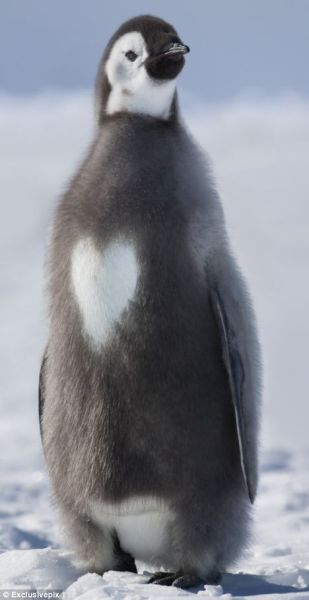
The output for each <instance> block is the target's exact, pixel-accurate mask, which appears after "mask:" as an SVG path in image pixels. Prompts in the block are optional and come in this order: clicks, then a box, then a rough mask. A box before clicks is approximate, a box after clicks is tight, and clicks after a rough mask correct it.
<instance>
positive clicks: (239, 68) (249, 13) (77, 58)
mask: <svg viewBox="0 0 309 600" xmlns="http://www.w3.org/2000/svg"><path fill="white" fill-rule="evenodd" d="M146 12H148V13H151V14H157V15H159V16H162V17H163V18H165V19H167V20H170V21H171V22H172V23H173V24H174V25H175V26H176V28H177V29H178V31H179V33H180V35H181V37H182V38H183V40H184V42H185V43H187V44H189V46H191V48H192V54H191V55H190V57H189V59H188V60H189V64H188V68H187V69H185V71H184V73H183V75H182V81H181V87H182V88H184V89H185V90H186V91H189V92H190V94H192V95H193V96H194V97H195V98H200V99H201V100H202V101H205V100H208V101H209V100H210V101H213V100H215V101H216V100H222V99H226V98H228V97H233V96H235V95H239V94H243V93H248V92H249V93H250V92H252V93H254V94H256V93H259V94H267V95H268V94H273V93H281V92H292V91H293V92H294V93H295V92H296V93H300V94H304V95H309V77H308V57H309V33H308V32H309V1H308V0H259V1H252V0H155V1H150V0H131V1H130V2H127V1H122V0H116V1H115V0H113V1H110V0H108V1H106V0H1V2H0V92H14V93H16V92H17V93H33V92H36V91H41V90H45V89H55V88H56V89H59V88H60V89H68V90H74V89H80V88H89V87H90V86H92V84H93V80H94V77H95V72H96V67H97V64H98V61H99V58H100V55H101V52H102V49H103V48H104V46H105V44H106V42H107V40H108V38H109V37H110V35H111V34H112V33H113V31H114V29H115V28H116V27H117V26H118V25H119V24H120V23H121V22H122V21H123V20H125V19H127V18H128V17H131V16H134V15H137V14H140V13H146Z"/></svg>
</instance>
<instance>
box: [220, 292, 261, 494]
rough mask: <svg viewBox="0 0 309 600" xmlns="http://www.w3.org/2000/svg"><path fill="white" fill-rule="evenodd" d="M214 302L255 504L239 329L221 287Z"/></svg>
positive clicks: (243, 464) (242, 457) (246, 478)
mask: <svg viewBox="0 0 309 600" xmlns="http://www.w3.org/2000/svg"><path fill="white" fill-rule="evenodd" d="M212 304H213V308H214V313H215V317H216V321H217V324H218V328H219V332H220V337H221V343H222V351H223V360H224V364H225V367H226V370H227V375H228V380H229V385H230V390H231V396H232V401H233V406H234V412H235V421H236V429H237V437H238V444H239V451H240V461H241V468H242V473H243V477H244V481H245V484H246V487H247V491H248V496H249V499H250V502H251V503H252V504H253V502H254V498H255V489H256V483H255V482H254V476H253V478H252V477H251V470H250V462H251V461H250V441H249V439H248V427H247V423H246V412H245V410H244V400H245V399H244V383H245V377H246V373H245V368H244V362H243V360H242V357H241V353H240V351H239V348H238V345H237V337H236V332H235V331H234V329H233V327H232V325H231V323H230V322H229V318H228V315H227V311H226V309H225V306H224V302H223V300H222V297H221V296H220V294H219V291H218V289H214V290H213V292H212Z"/></svg>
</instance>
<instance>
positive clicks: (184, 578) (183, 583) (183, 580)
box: [172, 573, 204, 590]
mask: <svg viewBox="0 0 309 600" xmlns="http://www.w3.org/2000/svg"><path fill="white" fill-rule="evenodd" d="M202 583H204V581H203V579H201V578H200V577H199V576H198V575H193V574H192V573H187V574H184V575H179V576H176V578H175V579H174V581H173V583H172V586H173V587H177V588H181V589H182V590H186V589H187V588H190V587H195V586H198V585H201V584H202Z"/></svg>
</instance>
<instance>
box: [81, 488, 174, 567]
mask: <svg viewBox="0 0 309 600" xmlns="http://www.w3.org/2000/svg"><path fill="white" fill-rule="evenodd" d="M90 512H91V517H92V519H93V521H94V522H95V523H96V524H97V525H98V526H99V527H101V528H102V529H104V528H107V529H110V530H113V529H115V530H116V533H117V536H118V538H119V542H120V546H121V548H122V549H123V550H125V551H126V552H129V553H130V554H132V556H134V557H135V558H137V559H138V560H144V561H146V562H147V561H148V562H158V561H159V563H160V560H161V561H164V560H168V556H169V551H170V548H169V545H170V535H169V532H170V527H169V526H170V525H171V520H172V518H171V512H170V510H169V509H168V507H167V505H166V504H164V503H162V502H161V501H158V500H156V499H145V498H132V499H131V500H130V501H126V502H122V503H119V504H117V505H116V504H115V505H112V504H102V503H99V502H98V503H93V504H92V506H91V509H90Z"/></svg>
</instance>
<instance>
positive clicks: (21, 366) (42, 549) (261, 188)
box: [0, 0, 309, 600]
mask: <svg viewBox="0 0 309 600" xmlns="http://www.w3.org/2000/svg"><path fill="white" fill-rule="evenodd" d="M14 4H15V5H16V2H15V0H13V1H12V4H10V5H9V4H6V3H5V2H4V3H3V5H2V7H1V10H4V7H5V10H7V11H10V10H11V11H12V6H13V7H14ZM25 4H26V5H27V6H28V8H29V7H30V6H32V5H33V4H34V2H33V1H30V0H27V2H25ZM56 4H57V2H56ZM68 4H70V3H69V2H68ZM135 4H136V5H137V4H138V2H135ZM139 4H140V3H139ZM149 4H150V3H148V5H149ZM237 4H238V6H241V4H242V3H241V2H240V1H238V0H237V2H236V5H237ZM252 4H253V5H255V6H256V4H255V2H253V3H252ZM270 4H271V6H272V7H273V6H274V5H276V4H277V3H276V1H275V0H274V1H273V2H271V3H270ZM287 4H288V3H287V2H285V0H283V2H282V4H281V6H283V7H286V6H287ZM295 4H296V5H297V6H298V7H301V6H303V3H302V2H301V0H299V3H294V7H295ZM77 5H78V6H80V2H77ZM9 6H10V7H11V8H8V7H9ZM19 6H21V5H19ZM212 6H213V4H212ZM251 6H252V5H251ZM307 6H308V5H307ZM15 10H16V9H15ZM139 10H140V8H139V9H138V8H137V7H136V10H133V9H132V11H131V14H133V13H135V12H139ZM295 10H296V9H295ZM122 12H124V11H122ZM157 12H159V11H157ZM165 12H167V11H165ZM296 12H297V10H296ZM236 13H237V11H236ZM270 13H271V9H270ZM283 13H284V10H283ZM31 14H32V13H31V11H30V16H31ZM119 14H120V16H119V15H118V16H119V18H118V21H117V22H119V21H121V20H122V17H123V15H122V13H121V11H119ZM160 14H162V15H163V16H166V17H167V18H170V19H172V16H171V15H170V14H169V15H167V14H164V11H160ZM284 15H285V13H284ZM125 16H127V15H125ZM292 16H293V15H292ZM296 16H297V15H296ZM298 16H299V15H298ZM279 17H280V15H279ZM28 18H29V15H28ZM33 20H34V22H35V18H34V17H33ZM111 22H112V25H113V27H114V25H115V24H116V23H114V22H113V20H112V19H111ZM284 22H285V21H284ZM2 23H3V21H2ZM280 23H281V21H280ZM68 26H69V25H68ZM193 26H194V24H193V25H192V27H193ZM272 26H273V24H272ZM282 26H283V25H282ZM0 27H1V25H0ZM2 27H3V25H2ZM105 27H106V23H105ZM291 27H292V30H293V25H291ZM294 27H295V20H294ZM86 28H87V26H86ZM179 29H181V28H180V27H179ZM279 29H280V28H278V39H279V38H280V36H281V34H282V32H279ZM17 30H18V27H17ZM12 31H13V29H12ZM188 33H189V32H188ZM279 33H280V35H279ZM79 35H80V34H79ZM29 36H30V34H29ZM183 37H184V38H185V36H183ZM236 37H237V36H236ZM266 37H267V36H266ZM300 37H301V36H300ZM29 39H30V37H29ZM104 39H106V38H104ZM295 39H296V38H295ZM185 41H188V43H189V44H190V45H192V43H191V41H190V39H189V38H188V37H186V39H185ZM277 41H278V40H277ZM279 41H280V40H279ZM1 43H2V44H3V43H4V42H3V38H2V41H0V54H1V60H3V53H2V52H1V50H2V48H1ZM104 43H105V42H104ZM104 43H103V44H102V41H101V46H103V45H104ZM269 43H270V42H269ZM29 44H30V41H29ZM297 44H298V46H299V47H301V41H300V40H297V42H296V45H295V46H294V55H293V53H292V58H293V56H294V62H295V64H296V63H297V62H298V61H297V60H296V58H299V59H300V58H301V57H302V56H303V55H302V54H301V53H300V54H299V56H298V55H297V48H298V46H297ZM60 46H61V44H60ZM307 46H308V44H307ZM27 52H28V53H29V52H30V50H29V47H27V46H25V54H26V55H27ZM81 53H82V49H81ZM21 54H22V53H21ZM73 59H75V60H76V56H73V57H72V61H73ZM264 60H265V59H264ZM10 61H12V55H10V57H9V59H8V62H9V63H10ZM190 61H191V63H190V62H189V59H188V65H187V67H186V68H187V69H188V70H189V69H190V68H191V66H190V65H191V64H192V65H194V61H195V59H194V54H193V53H192V55H191V56H190ZM291 62H293V61H292V59H291V57H290V63H291ZM266 63H267V61H266V60H265V70H266V72H267V64H266ZM270 63H271V61H270ZM290 63H289V65H287V63H286V62H285V65H286V67H287V72H286V73H287V79H288V75H289V74H290V72H292V69H291V64H290ZM58 64H59V63H58ZM268 66H269V65H268ZM92 67H93V65H92ZM288 67H289V68H288ZM83 68H85V66H83ZM192 68H193V70H194V66H193V67H192ZM228 68H229V69H230V68H231V66H229V67H228ZM304 68H305V67H304V66H303V67H302V70H303V72H305V71H304ZM35 69H36V66H35V62H34V66H33V71H32V70H31V69H30V67H29V73H30V79H31V76H32V75H33V73H34V74H35V73H36V70H35ZM59 69H60V66H59ZM195 70H196V67H195ZM81 71H82V68H81ZM52 72H53V71H52V69H51V73H52ZM256 72H258V69H256ZM8 73H9V74H10V76H11V79H10V78H9V77H8V75H7V74H6V75H5V76H4V78H3V80H2V84H3V85H2V87H1V81H0V165H1V169H0V192H1V196H0V197H1V222H0V228H1V229H0V232H1V235H0V245H1V252H0V256H1V280H0V285H1V294H0V301H1V310H0V326H1V338H0V339H1V342H0V353H1V357H0V358H1V360H0V377H1V397H0V588H2V590H5V589H9V588H14V589H17V588H18V586H20V587H21V588H26V587H30V588H31V589H50V590H58V589H61V590H62V589H66V588H68V591H67V592H66V595H65V597H66V598H69V599H72V600H73V599H77V598H78V599H79V600H80V599H83V600H88V599H89V600H96V599H101V598H114V599H126V600H127V599H130V600H132V599H135V600H142V599H147V598H155V597H157V598H168V597H173V598H178V597H179V598H180V597H186V596H187V597H189V596H190V593H189V592H179V591H177V590H173V589H162V588H160V587H157V586H151V587H148V586H146V585H144V582H145V580H146V578H147V577H146V576H143V575H142V574H140V575H137V576H136V575H128V574H116V573H108V574H106V575H105V576H104V578H103V579H102V578H100V577H98V576H96V575H82V574H81V573H78V572H77V571H76V570H75V568H74V567H73V565H72V563H71V560H70V555H69V554H68V553H67V552H66V551H64V550H63V549H62V548H59V535H58V531H57V526H56V519H55V514H54V512H53V509H52V507H51V506H50V503H49V498H48V483H47V478H46V473H45V470H44V465H43V460H42V452H41V446H40V438H39V429H38V420H37V382H38V372H39V367H40V360H41V354H42V351H43V348H44V342H45V338H46V314H45V299H44V281H43V262H44V252H45V242H46V236H47V231H48V224H49V222H50V219H51V215H52V211H53V208H54V206H55V202H56V201H57V198H58V197H59V196H60V195H61V193H62V191H63V189H64V187H65V185H66V182H67V180H68V178H69V177H70V176H71V174H72V172H73V171H74V169H76V167H77V165H78V163H79V161H80V160H81V158H82V157H83V155H84V153H85V151H86V149H87V144H88V143H89V141H90V139H91V135H92V130H93V120H92V118H93V117H92V109H93V103H92V95H91V93H90V92H89V91H88V90H87V89H85V91H78V90H77V89H75V88H77V87H78V86H79V87H84V83H85V81H84V80H82V81H78V78H77V80H76V82H75V84H74V85H73V84H72V85H70V86H67V87H65V86H64V85H63V83H62V81H61V82H58V83H59V85H58V88H59V89H58V90H55V91H53V92H51V91H50V90H49V91H47V89H46V85H45V82H42V85H41V86H37V84H36V83H35V82H34V81H33V85H32V88H31V89H30V88H29V89H27V90H26V89H24V90H17V89H14V85H15V83H14V82H15V81H16V79H17V74H16V73H15V74H14V73H13V75H12V65H11V66H10V68H9V69H8ZM293 73H294V76H295V77H296V75H295V72H293ZM23 76H24V75H23ZM33 77H34V76H33ZM276 77H278V72H277V74H276ZM253 78H254V76H253ZM268 78H269V80H271V77H270V75H269V74H268ZM51 79H52V78H51ZM222 79H224V73H223V75H222ZM303 79H304V82H305V79H306V77H305V76H304V78H303ZM196 81H197V80H195V79H194V76H193V75H192V78H191V79H187V80H185V79H184V80H183V82H182V97H183V105H184V116H185V119H186V122H187V124H188V126H189V128H190V129H191V131H192V132H193V133H194V135H195V137H196V138H197V139H198V140H199V142H200V143H201V144H202V146H203V147H204V148H205V150H206V151H207V152H208V153H209V155H210V157H211V160H212V164H213V169H214V173H215V176H216V181H217V185H218V188H219V191H220V193H221V196H222V199H223V203H224V208H225V213H226V217H227V221H228V227H229V232H230V235H231V238H232V242H233V245H234V248H235V251H236V253H237V256H238V259H239V263H240V265H241V267H242V269H243V271H244V272H245V274H246V276H247V279H248V282H249V285H250V288H251V291H252V295H253V298H254V301H255V307H256V312H257V317H258V324H259V330H260V337H261V342H262V349H263V359H264V371H265V376H264V410H263V430H262V451H261V481H260V489H259V497H258V500H257V502H256V511H255V521H256V524H255V538H254V543H253V545H252V547H251V548H250V550H249V551H248V552H247V554H246V555H245V556H244V558H243V559H242V560H241V561H240V562H239V564H238V565H237V567H236V568H235V569H233V573H229V574H228V575H226V576H225V577H224V579H223V583H222V586H217V587H209V586H208V587H207V589H206V590H203V589H200V590H195V592H196V593H198V594H199V595H202V596H209V595H212V596H221V595H225V597H228V596H227V595H229V594H230V595H232V596H233V597H247V596H251V597H255V596H256V597H259V598H260V599H261V598H262V597H263V596H264V595H267V596H268V597H269V599H270V600H273V599H274V598H276V597H278V595H280V597H281V595H282V597H284V598H285V599H286V600H289V599H290V598H294V597H296V596H297V598H299V600H301V598H306V599H309V546H308V543H309V441H308V422H309V407H308V403H309V397H308V391H307V388H308V385H307V373H308V355H309V353H308V339H309V320H308V318H307V310H308V306H309V283H308V259H309V207H308V202H309V93H308V90H307V89H305V88H306V85H307V84H306V83H303V86H302V85H301V79H300V80H299V82H298V83H297V81H296V79H295V80H294V81H292V80H291V77H290V80H289V85H286V84H285V80H284V77H282V79H281V84H280V85H279V83H278V85H277V86H276V87H275V89H269V88H268V87H267V85H266V82H265V81H264V85H262V83H263V82H262V83H261V82H260V81H259V82H258V83H259V86H258V87H259V89H260V91H259V93H257V92H256V91H255V92H254V93H253V92H252V85H251V82H249V83H248V86H247V87H246V86H245V84H244V83H243V82H239V85H238V88H237V90H236V91H235V90H234V89H233V90H232V92H231V94H230V97H227V94H226V92H225V91H224V90H222V89H220V86H219V84H218V85H217V88H215V90H216V93H215V94H214V97H212V96H211V95H209V94H208V92H207V86H206V85H205V86H204V88H203V90H202V91H201V93H199V90H198V89H197V87H196V86H197V83H196ZM28 83H29V82H28ZM52 83H53V87H55V88H56V87H57V85H56V84H57V82H56V81H55V82H54V81H53V82H52ZM13 84H14V85H13ZM30 87H31V86H30ZM248 90H249V91H248ZM25 92H27V94H26V93H25ZM236 92H237V93H236ZM145 568H146V567H143V566H141V573H142V572H143V569H145ZM0 598H1V592H0Z"/></svg>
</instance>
